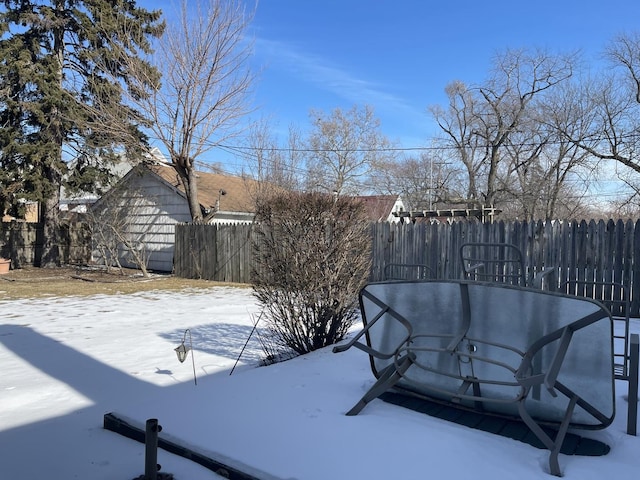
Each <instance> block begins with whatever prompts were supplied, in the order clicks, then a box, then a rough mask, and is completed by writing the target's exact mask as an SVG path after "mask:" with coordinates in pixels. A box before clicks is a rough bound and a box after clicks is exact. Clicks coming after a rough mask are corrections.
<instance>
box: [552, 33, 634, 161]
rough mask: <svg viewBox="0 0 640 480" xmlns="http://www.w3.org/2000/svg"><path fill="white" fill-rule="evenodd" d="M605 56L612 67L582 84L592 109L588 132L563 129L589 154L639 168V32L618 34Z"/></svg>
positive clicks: (606, 50) (584, 97)
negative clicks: (581, 132)
mask: <svg viewBox="0 0 640 480" xmlns="http://www.w3.org/2000/svg"><path fill="white" fill-rule="evenodd" d="M605 56H606V58H608V59H609V61H610V63H611V67H613V68H612V69H611V70H610V71H608V72H607V73H605V74H602V75H600V76H599V78H598V79H597V80H594V79H592V78H588V79H587V80H585V81H583V82H582V84H581V86H582V92H581V94H582V101H583V103H584V105H585V108H586V109H587V110H588V111H589V112H591V118H590V124H589V128H590V131H589V135H587V136H583V137H577V136H575V135H574V134H573V133H572V132H570V131H565V132H563V133H564V134H565V136H566V137H567V138H568V139H569V140H570V141H572V142H573V143H575V144H576V145H577V146H579V147H580V148H582V149H584V150H585V151H587V152H588V153H589V154H590V155H592V156H594V157H596V158H598V159H600V160H604V161H611V160H613V161H615V162H618V163H619V164H621V165H624V166H626V167H628V168H630V169H631V170H632V171H634V172H640V157H638V153H637V152H638V151H639V148H640V136H639V135H638V131H639V129H640V33H630V34H624V35H619V36H617V37H616V38H614V39H613V41H612V42H611V43H610V44H609V45H608V47H607V48H606V49H605Z"/></svg>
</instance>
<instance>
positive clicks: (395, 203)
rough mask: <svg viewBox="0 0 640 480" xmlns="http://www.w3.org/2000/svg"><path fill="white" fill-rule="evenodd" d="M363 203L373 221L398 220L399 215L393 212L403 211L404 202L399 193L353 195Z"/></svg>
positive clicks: (394, 221)
mask: <svg viewBox="0 0 640 480" xmlns="http://www.w3.org/2000/svg"><path fill="white" fill-rule="evenodd" d="M355 198H357V199H358V200H360V201H361V202H362V203H364V206H365V208H366V210H367V214H368V215H369V218H370V219H371V221H373V222H393V223H397V222H399V221H400V217H399V216H396V215H394V213H396V214H397V213H400V212H403V211H404V203H403V202H402V198H400V196H399V195H368V196H358V197H355Z"/></svg>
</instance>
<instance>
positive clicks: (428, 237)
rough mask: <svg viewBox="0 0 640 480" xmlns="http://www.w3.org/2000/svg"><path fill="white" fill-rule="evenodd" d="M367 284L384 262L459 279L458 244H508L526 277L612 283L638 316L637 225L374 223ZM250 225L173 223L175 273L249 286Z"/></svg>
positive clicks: (377, 276) (639, 229)
mask: <svg viewBox="0 0 640 480" xmlns="http://www.w3.org/2000/svg"><path fill="white" fill-rule="evenodd" d="M371 234H372V256H373V258H372V271H371V278H370V279H371V280H372V281H377V280H381V279H382V278H383V272H384V268H385V266H386V265H389V264H394V263H400V264H407V263H408V264H422V265H426V266H427V267H428V268H429V270H430V271H432V273H433V277H434V278H437V279H457V278H460V277H461V276H462V265H461V264H460V258H459V251H460V246H461V245H462V244H464V243H467V242H485V243H511V244H514V245H516V246H518V248H520V250H521V251H522V252H523V253H524V254H525V268H526V269H527V271H528V272H529V275H531V276H533V275H534V274H535V273H536V272H539V271H542V270H543V269H546V268H555V269H556V270H557V275H556V278H555V284H556V286H559V285H562V284H563V283H564V282H565V281H573V280H578V281H593V282H616V283H620V284H623V285H625V286H626V287H627V288H628V291H629V294H630V301H631V302H630V309H631V310H630V315H632V316H635V317H638V316H640V260H638V259H640V221H638V222H633V221H630V220H629V221H626V222H624V221H617V222H614V221H613V220H610V221H608V222H605V221H598V222H596V221H590V222H586V221H581V222H576V221H561V222H559V221H556V222H543V221H538V222H496V223H492V224H489V223H484V224H483V223H479V222H456V223H453V224H446V223H440V224H429V223H416V224H413V223H408V224H395V223H375V224H372V225H371ZM254 235H255V232H254V230H253V227H252V225H248V224H236V225H195V224H178V225H176V242H175V254H174V255H175V256H174V268H175V273H176V275H178V276H180V277H185V278H203V279H208V280H216V281H224V282H240V283H250V282H251V267H252V264H253V263H252V255H253V253H252V243H253V241H252V238H253V236H254Z"/></svg>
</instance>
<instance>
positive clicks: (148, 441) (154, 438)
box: [144, 418, 162, 480]
mask: <svg viewBox="0 0 640 480" xmlns="http://www.w3.org/2000/svg"><path fill="white" fill-rule="evenodd" d="M160 430H162V427H161V426H160V425H158V419H157V418H150V419H149V420H147V424H146V429H145V436H144V446H145V450H144V480H157V479H158V470H160V465H158V432H159V431H160Z"/></svg>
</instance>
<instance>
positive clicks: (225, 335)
mask: <svg viewBox="0 0 640 480" xmlns="http://www.w3.org/2000/svg"><path fill="white" fill-rule="evenodd" d="M189 331H190V332H191V339H192V341H193V349H194V350H196V351H202V352H206V353H210V354H212V355H218V356H220V357H225V358H229V359H232V360H236V359H237V358H238V356H240V354H241V353H242V356H241V357H240V361H241V362H243V363H245V364H247V363H248V364H257V363H259V362H260V361H261V360H262V359H263V358H264V357H265V354H264V352H263V350H262V346H261V343H260V336H261V335H265V329H262V328H256V329H255V330H254V329H253V327H250V326H247V325H235V324H232V323H212V324H208V325H198V326H197V327H193V328H190V329H189ZM184 332H185V331H184V330H174V331H171V332H167V333H161V334H159V336H160V337H161V338H164V339H166V340H169V341H171V342H172V343H175V344H176V347H177V346H178V345H179V344H180V342H181V341H182V338H183V336H184ZM186 341H187V346H188V342H189V336H188V335H187V339H186ZM245 343H246V347H245ZM243 348H244V351H243Z"/></svg>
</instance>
